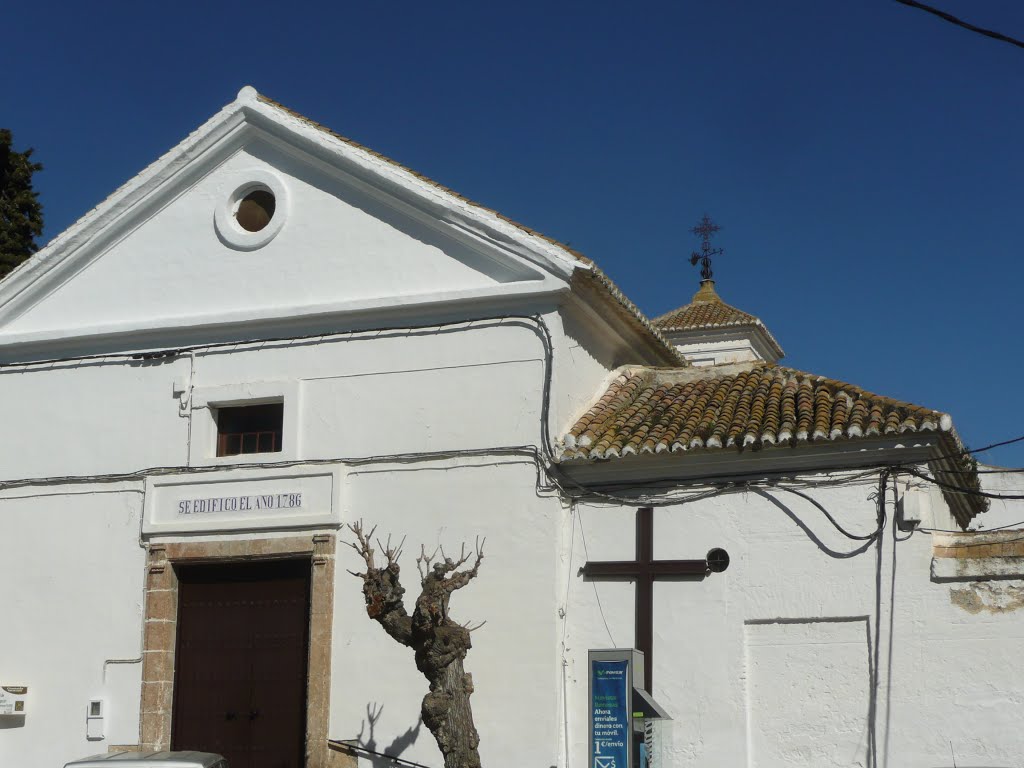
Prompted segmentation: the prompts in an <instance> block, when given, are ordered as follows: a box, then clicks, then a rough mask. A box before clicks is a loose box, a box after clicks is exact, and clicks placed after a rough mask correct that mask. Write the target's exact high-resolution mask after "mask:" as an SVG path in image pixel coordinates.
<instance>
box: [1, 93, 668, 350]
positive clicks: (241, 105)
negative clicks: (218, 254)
mask: <svg viewBox="0 0 1024 768" xmlns="http://www.w3.org/2000/svg"><path fill="white" fill-rule="evenodd" d="M244 123H251V124H253V125H255V126H256V127H258V128H261V129H264V130H273V131H275V132H276V133H277V134H279V135H281V134H283V135H286V136H289V137H292V138H294V139H295V140H296V141H297V143H299V144H300V145H301V146H303V147H305V148H307V149H308V148H311V143H315V145H316V148H317V149H318V150H321V152H322V154H326V155H328V156H335V157H339V158H343V159H344V160H345V161H346V162H347V163H349V168H348V170H355V169H356V167H358V170H359V171H360V172H361V173H362V175H363V177H364V178H373V179H375V180H377V181H379V182H380V183H381V186H382V188H384V189H386V190H387V191H396V190H400V191H402V192H403V193H404V194H407V195H408V197H409V198H410V199H411V198H416V200H417V202H418V203H420V204H422V206H423V207H424V208H427V209H428V210H429V211H430V213H431V215H433V216H434V217H435V218H438V219H442V220H444V221H446V222H454V223H455V224H456V225H457V226H463V227H464V228H467V229H470V231H472V232H473V233H474V234H477V235H484V236H487V237H489V238H490V239H491V241H492V242H494V243H499V244H501V245H504V246H512V250H513V251H514V252H515V253H516V254H517V255H520V256H525V257H526V258H528V259H530V260H531V261H533V262H534V263H536V264H538V265H540V266H542V267H543V268H545V270H546V271H547V272H549V273H552V274H555V275H557V276H559V277H561V278H562V279H567V280H568V282H569V284H570V286H574V285H580V284H581V283H585V284H588V285H590V286H592V287H593V288H594V289H596V290H593V291H588V292H587V293H588V294H591V295H593V296H596V297H597V299H598V301H599V302H600V303H602V304H603V306H604V308H605V309H609V310H610V311H611V312H612V313H613V314H614V315H615V316H616V317H617V318H619V319H620V320H621V321H624V322H625V324H626V325H627V326H628V327H631V328H632V329H633V330H634V332H636V333H638V334H639V335H640V337H641V338H643V339H644V340H645V341H646V342H647V346H648V347H649V348H650V349H652V350H653V351H654V352H655V354H656V356H657V357H660V358H661V359H662V360H663V361H664V362H666V363H669V364H676V365H686V362H685V360H683V359H682V358H681V357H680V355H679V353H678V352H677V351H676V349H675V347H674V346H673V345H672V344H671V343H670V342H668V341H667V340H666V339H665V337H664V336H663V335H662V334H661V333H660V331H658V330H657V329H656V328H655V327H654V326H653V325H652V324H651V322H650V320H649V319H648V318H647V317H646V316H645V315H644V313H643V312H641V311H640V310H639V308H638V307H637V306H636V305H635V304H633V302H632V301H630V300H629V299H628V298H627V297H626V296H625V295H624V294H623V293H622V292H621V291H620V290H619V289H618V288H617V287H616V286H615V284H614V283H613V282H612V280H611V279H610V278H609V277H608V276H607V275H606V274H605V273H604V272H602V271H601V270H600V269H599V268H598V267H597V265H596V264H594V262H593V261H591V260H590V259H588V258H586V257H585V256H583V255H582V254H581V253H579V252H578V251H575V250H573V249H571V248H569V247H568V246H566V245H564V244H562V243H560V242H558V241H557V240H554V239H553V238H550V237H547V236H545V235H542V234H540V233H539V232H537V231H536V230H533V229H531V228H530V227H527V226H524V225H522V224H519V223H518V222H515V221H513V220H512V219H509V218H508V217H506V216H503V215H501V214H499V213H497V212H496V211H493V210H491V209H490V208H487V207H485V206H483V205H480V204H479V203H476V202H474V201H472V200H470V199H469V198H466V197H464V196H462V195H460V194H458V193H456V192H454V191H453V190H451V189H449V188H448V187H445V186H444V185H442V184H439V183H438V182H435V181H433V180H432V179H429V178H428V177H426V176H424V175H422V174H420V173H417V172H415V171H413V170H411V169H409V168H407V167H406V166H404V165H402V164H400V163H398V162H396V161H394V160H392V159H390V158H388V157H385V156H384V155H382V154H380V153H378V152H375V151H373V150H371V149H369V148H367V147H365V146H363V145H362V144H359V143H358V142H355V141H353V140H351V139H348V138H346V137H344V136H341V135H340V134H337V133H335V132H334V131H331V130H330V129H328V128H326V127H324V126H323V125H320V124H319V123H317V122H315V121H313V120H310V119H309V118H306V117H304V116H303V115H300V114H299V113H297V112H295V111H293V110H290V109H288V108H286V107H284V106H282V105H280V104H279V103H277V102H275V101H273V100H272V99H269V98H267V97H265V96H262V95H260V94H259V93H257V92H256V90H255V89H254V88H252V87H250V86H246V87H244V88H242V89H241V91H239V93H238V97H237V99H236V100H235V101H233V102H231V103H230V104H228V105H227V106H225V107H224V108H223V109H221V110H220V111H219V112H218V113H217V114H216V115H214V116H213V117H211V118H210V119H209V120H208V121H207V122H206V123H204V124H203V125H202V126H200V127H199V128H198V129H196V130H195V131H193V132H192V133H191V134H190V135H189V136H188V137H186V138H185V139H184V140H183V141H182V142H180V143H179V144H178V145H177V146H175V147H174V148H172V149H171V150H169V151H168V152H167V153H165V154H164V155H163V156H161V157H160V158H159V159H157V160H156V161H155V162H153V163H152V164H151V165H150V166H148V167H147V168H146V169H145V170H143V171H142V172H141V173H139V174H138V175H136V176H135V177H134V178H132V179H131V180H129V181H128V182H127V183H125V184H124V185H122V186H121V187H120V188H119V189H118V190H116V191H115V192H114V193H113V194H111V195H110V196H109V197H108V198H107V199H105V200H104V201H103V202H101V203H100V204H99V205H97V206H96V207H95V208H93V209H92V210H91V211H89V212H87V213H86V214H85V215H84V216H82V217H81V218H80V219H79V220H78V221H77V222H75V223H74V224H73V225H72V226H71V227H69V228H68V229H67V230H65V231H64V232H62V233H61V234H59V235H57V237H55V238H54V239H53V240H52V241H51V242H50V243H48V244H47V246H46V247H45V248H43V249H41V250H40V251H39V252H38V253H36V254H35V255H34V256H33V257H32V258H30V259H28V260H27V261H26V262H24V263H22V264H21V265H19V267H18V268H17V269H15V270H14V271H12V272H11V273H10V274H9V275H8V276H7V277H6V278H5V279H4V280H2V281H0V322H2V321H3V320H4V319H5V317H11V316H17V314H19V313H20V312H22V311H24V309H25V307H26V306H31V303H33V302H34V301H35V300H36V297H34V296H31V295H32V294H33V292H36V291H38V285H37V284H39V283H45V282H46V281H47V279H48V276H52V275H54V274H56V273H58V272H60V271H61V269H63V268H65V267H66V266H67V265H66V264H65V262H70V261H73V260H74V257H75V254H76V253H77V252H78V251H79V250H80V247H81V246H83V245H86V244H88V242H89V241H90V239H92V238H93V237H95V236H96V235H97V234H99V233H101V232H102V231H103V230H104V229H105V228H106V227H108V226H110V225H111V224H112V223H113V222H114V221H115V220H116V219H118V218H119V217H120V216H121V215H123V214H125V213H127V212H128V211H130V210H131V209H133V208H134V207H136V206H138V205H139V204H140V202H141V200H142V199H144V198H145V197H146V195H147V194H149V193H150V192H152V191H153V190H154V189H155V188H157V187H158V186H160V185H161V184H163V183H164V182H166V181H168V180H169V179H171V178H173V177H174V176H175V175H176V174H178V173H179V172H180V171H182V169H183V168H185V167H186V166H188V165H189V164H190V163H192V162H193V161H194V160H196V159H197V158H199V157H200V156H202V155H203V153H204V152H206V151H208V150H209V149H210V147H211V146H213V145H216V143H217V142H218V141H219V140H221V139H223V138H224V137H225V136H227V135H229V134H231V132H232V131H234V130H236V129H237V128H238V127H239V126H241V125H242V124H244ZM311 140H312V142H311ZM467 224H468V227H467V226H466V225H467ZM30 289H31V290H30ZM26 297H30V298H26Z"/></svg>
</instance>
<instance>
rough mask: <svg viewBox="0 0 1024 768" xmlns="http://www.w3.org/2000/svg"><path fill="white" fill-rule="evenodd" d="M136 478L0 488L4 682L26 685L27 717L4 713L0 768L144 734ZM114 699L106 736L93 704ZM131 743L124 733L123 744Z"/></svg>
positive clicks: (55, 760)
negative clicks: (90, 722)
mask: <svg viewBox="0 0 1024 768" xmlns="http://www.w3.org/2000/svg"><path fill="white" fill-rule="evenodd" d="M139 488H140V487H139V486H130V485H124V484H117V485H106V484H102V485H101V484H94V485H88V486H79V487H77V488H73V489H72V488H67V487H64V488H62V487H49V488H33V489H22V490H19V491H7V492H3V493H0V580H2V587H0V617H2V618H0V685H25V686H28V689H29V690H28V698H27V705H28V712H27V714H26V715H25V716H24V717H12V716H3V717H0V765H3V766H12V767H13V766H19V767H20V766H24V767H25V768H36V766H38V767H39V768H52V767H53V766H62V765H63V764H64V762H65V761H67V760H69V759H71V758H73V757H76V756H78V757H81V756H84V755H88V754H93V753H96V752H101V751H104V752H105V751H106V745H107V744H124V743H128V744H132V743H136V742H137V740H138V732H139V718H138V711H139V682H140V677H139V675H140V667H139V664H137V663H107V662H108V660H116V659H121V660H131V659H139V658H140V657H141V653H142V589H143V576H144V556H145V552H144V550H143V549H142V548H141V546H140V542H139V523H140V517H141V510H142V496H141V493H140V492H139ZM91 699H103V700H105V701H106V703H107V708H108V709H107V717H106V723H105V725H106V736H107V738H106V740H104V741H97V742H90V741H87V740H86V722H85V715H86V706H87V705H88V702H89V701H90V700H91ZM126 740H127V741H126Z"/></svg>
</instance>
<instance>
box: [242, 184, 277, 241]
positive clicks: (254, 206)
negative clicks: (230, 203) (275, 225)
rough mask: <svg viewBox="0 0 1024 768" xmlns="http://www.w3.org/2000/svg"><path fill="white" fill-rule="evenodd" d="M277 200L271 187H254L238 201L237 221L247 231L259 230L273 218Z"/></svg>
mask: <svg viewBox="0 0 1024 768" xmlns="http://www.w3.org/2000/svg"><path fill="white" fill-rule="evenodd" d="M276 207H277V200H276V198H275V197H274V193H273V192H271V191H270V190H269V189H254V190H253V191H252V192H250V193H249V194H247V195H246V196H245V197H243V198H242V199H241V200H239V201H238V210H236V211H235V221H237V222H238V226H240V227H241V228H242V229H244V230H245V231H246V232H259V231H260V230H262V229H264V228H265V227H266V226H267V225H268V224H269V223H270V220H271V219H272V218H274V209H275V208H276Z"/></svg>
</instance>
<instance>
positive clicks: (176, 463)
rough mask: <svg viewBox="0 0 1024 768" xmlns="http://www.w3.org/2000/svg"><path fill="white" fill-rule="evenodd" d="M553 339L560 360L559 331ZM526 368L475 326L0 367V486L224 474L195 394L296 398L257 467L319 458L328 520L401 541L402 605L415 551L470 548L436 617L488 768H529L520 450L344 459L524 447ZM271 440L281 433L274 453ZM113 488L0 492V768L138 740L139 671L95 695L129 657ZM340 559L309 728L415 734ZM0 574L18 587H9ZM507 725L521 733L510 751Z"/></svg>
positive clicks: (544, 729) (536, 577) (529, 361)
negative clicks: (325, 716)
mask: <svg viewBox="0 0 1024 768" xmlns="http://www.w3.org/2000/svg"><path fill="white" fill-rule="evenodd" d="M554 325H555V327H556V329H557V327H558V323H557V320H555V322H554ZM556 344H558V345H559V346H564V345H563V344H562V342H561V336H560V334H558V335H557V336H556ZM563 352H564V350H563ZM577 357H578V355H577ZM563 359H564V356H563ZM546 365H547V362H546V360H545V355H544V348H543V345H542V344H541V342H540V338H539V337H538V335H537V332H536V330H535V329H534V328H531V327H530V326H529V325H528V324H527V325H522V324H515V323H511V324H510V323H508V322H504V323H488V322H481V323H478V324H476V325H474V326H473V327H461V326H459V327H454V328H449V329H446V330H445V331H443V332H405V331H401V330H398V331H394V332H385V333H373V334H369V335H364V334H356V335H354V336H349V337H341V338H337V339H331V340H327V341H318V342H300V343H282V344H276V345H274V344H272V345H260V346H258V347H255V348H254V347H242V348H230V349H221V350H217V351H202V350H197V351H196V352H195V353H194V355H193V356H187V355H186V356H182V357H179V358H177V359H173V360H167V361H163V362H154V363H146V364H140V363H139V362H137V361H125V360H104V361H101V362H91V363H87V364H80V363H68V364H66V365H57V366H52V365H43V366H37V367H30V368H27V369H24V368H15V369H10V370H6V371H4V372H3V373H2V374H0V387H2V389H3V392H4V394H5V396H4V397H3V398H0V402H3V403H4V404H5V405H4V409H5V410H4V413H3V419H4V420H5V422H6V424H7V425H8V428H9V429H11V430H12V432H15V433H19V434H21V435H23V438H22V446H21V450H19V451H18V452H17V453H15V454H11V455H9V456H7V457H5V461H4V462H3V464H2V472H3V476H4V479H7V480H15V479H24V478H46V477H55V476H65V475H99V474H105V473H119V472H130V471H137V470H142V469H147V468H156V467H181V466H184V465H186V464H191V465H193V466H205V465H210V464H222V465H225V466H230V464H231V463H233V462H234V461H236V460H234V459H230V460H229V459H220V460H218V459H215V458H212V453H213V443H212V435H211V434H206V435H205V438H204V437H203V434H204V433H203V432H202V430H200V429H199V425H200V424H201V423H202V420H204V419H209V418H210V416H209V411H208V408H207V407H206V405H205V401H206V399H209V400H211V401H213V400H216V398H217V396H218V395H223V394H224V393H228V394H237V393H238V392H239V391H241V392H242V393H243V394H244V393H249V394H256V395H260V394H265V393H266V392H267V391H269V389H273V388H275V387H277V388H278V390H279V391H280V392H282V393H283V394H284V396H285V398H286V400H290V399H291V398H296V399H297V400H298V403H299V405H298V407H297V409H296V410H295V411H294V413H293V414H292V415H293V416H294V418H296V419H297V420H298V423H299V428H298V429H297V430H290V427H289V426H288V425H286V427H285V434H286V450H285V452H283V453H282V454H272V455H269V456H267V457H265V458H268V459H269V460H276V459H279V458H287V459H294V460H298V461H301V460H304V459H309V460H325V459H326V460H331V459H338V460H339V465H340V466H342V467H343V474H342V476H343V477H344V478H345V484H344V487H343V488H342V491H341V494H340V499H341V513H340V519H341V520H342V522H343V524H344V523H349V522H351V521H353V520H356V519H365V520H366V521H367V523H369V524H377V525H379V526H380V530H381V531H390V532H393V533H394V534H395V535H396V536H399V537H401V536H403V535H404V536H407V537H408V546H407V551H408V555H407V558H406V560H405V565H406V568H407V573H408V574H409V576H408V578H409V584H408V586H409V589H410V600H411V599H412V595H413V593H414V591H415V586H416V578H415V574H416V569H415V565H414V561H413V558H414V556H415V554H416V553H417V552H418V546H419V544H420V543H423V544H425V545H427V546H428V548H430V549H433V547H435V546H436V545H437V544H440V543H443V544H445V545H446V546H450V547H451V548H453V549H454V548H457V547H458V545H459V544H460V543H461V542H463V541H467V542H472V541H473V539H474V538H475V536H477V535H480V536H485V537H487V559H486V561H485V565H484V567H483V570H482V573H481V577H480V579H479V581H478V582H477V583H474V584H473V585H472V586H471V587H469V588H467V589H466V590H464V591H463V592H461V593H459V594H458V595H457V596H456V597H455V599H454V601H453V610H454V611H455V613H456V616H458V617H460V618H464V619H465V620H473V621H481V620H486V622H487V624H486V625H485V627H484V628H482V629H481V630H479V631H478V632H477V634H476V635H475V637H474V644H475V647H474V650H473V652H472V654H471V656H470V658H469V660H468V662H467V668H468V669H469V670H470V671H471V672H472V673H473V674H474V677H475V679H476V681H477V687H478V694H477V696H476V697H475V703H476V706H477V708H478V714H477V720H478V723H479V726H480V731H481V736H482V750H483V753H484V755H485V756H487V758H488V761H489V763H490V764H495V763H497V762H500V761H501V759H502V757H503V756H504V755H507V754H509V753H510V752H512V751H514V752H515V753H516V754H517V755H522V756H523V758H524V759H526V760H528V762H530V763H531V764H533V763H536V764H544V765H550V764H554V763H555V762H556V760H557V754H556V752H557V750H558V738H559V736H558V734H559V728H560V720H559V706H558V702H559V698H558V697H559V687H558V686H559V682H558V681H559V679H560V670H559V667H558V660H559V655H558V652H557V637H556V633H557V629H558V616H557V614H558V608H559V603H558V599H559V595H558V589H557V588H556V586H555V582H556V581H558V580H559V579H558V578H557V572H556V569H557V568H558V559H557V554H558V548H559V546H560V540H559V527H560V525H561V523H562V520H563V518H564V516H565V514H566V513H565V511H564V509H563V506H562V504H561V502H560V501H559V500H558V499H557V498H556V497H554V496H552V495H551V494H550V493H538V490H537V472H536V468H535V465H534V463H533V462H532V460H530V459H529V458H525V457H516V456H511V457H510V456H505V455H499V456H493V457H492V456H482V457H477V458H473V459H451V460H448V459H443V460H435V461H419V462H416V463H413V464H406V463H402V462H397V463H388V462H379V461H378V462H372V461H371V462H370V463H368V464H360V465H359V466H358V467H345V461H344V460H345V459H347V458H359V459H365V458H367V457H372V456H376V455H381V454H389V455H390V454H400V453H407V452H431V451H448V450H459V449H481V448H489V447H496V446H510V445H511V446H515V445H539V443H540V416H541V407H540V406H541V394H542V381H543V375H544V371H545V366H546ZM589 365H591V366H592V367H593V366H594V365H596V363H590V364H589ZM182 382H184V383H186V384H191V386H192V393H193V402H192V405H191V416H192V429H191V430H189V419H188V418H183V417H182V416H181V415H180V414H179V407H180V405H181V400H180V397H179V396H176V395H175V392H176V391H178V390H180V389H181V388H182ZM572 383H573V385H574V386H575V385H577V384H578V382H576V381H575V380H573V381H572ZM239 388H241V389H239ZM268 388H269V389H268ZM588 396H589V395H588ZM556 397H557V396H556ZM577 397H578V395H577ZM15 403H17V407H15V406H14V404H15ZM186 410H187V409H186ZM289 418H291V416H290V417H289ZM290 432H294V433H295V434H296V435H297V437H298V439H297V441H296V442H294V443H293V444H288V442H287V436H288V435H289V434H290ZM203 439H208V443H207V444H205V446H204V445H201V444H200V443H201V441H202V440H203ZM190 440H191V441H192V445H191V447H190V446H189V442H190ZM251 458H252V457H243V458H242V459H239V460H243V461H249V460H250V459H251ZM97 488H98V490H97ZM113 488H114V489H115V490H117V491H118V493H116V494H112V493H106V492H105V491H107V490H108V488H107V486H105V485H101V486H93V485H85V486H82V485H67V484H61V483H56V484H47V485H29V486H27V487H25V488H23V489H21V490H19V491H18V492H17V494H15V492H14V491H11V492H8V494H7V496H5V497H3V498H0V526H2V531H3V535H2V536H0V552H2V553H3V557H2V558H0V564H2V567H3V570H2V572H3V574H4V576H5V581H6V583H7V585H8V586H7V587H6V588H5V589H4V590H3V591H0V615H3V616H10V617H16V618H15V619H14V620H13V621H11V622H10V623H8V622H5V624H6V625H8V629H6V630H5V632H4V633H3V634H2V636H0V677H2V678H3V680H2V681H3V682H6V683H8V684H24V685H28V686H29V687H30V691H31V697H30V701H31V710H30V714H29V715H28V716H27V717H26V718H24V719H23V720H20V721H19V722H13V721H11V720H6V719H5V720H4V722H3V723H0V725H3V726H4V728H5V730H4V733H3V734H2V736H3V738H0V764H3V765H6V764H8V763H9V762H10V761H13V762H10V764H12V765H13V764H16V765H19V766H26V767H27V768H34V767H35V766H39V768H44V767H45V766H52V765H61V764H63V761H67V760H70V759H72V758H76V757H81V756H84V755H85V754H89V753H93V752H100V751H105V750H106V748H107V746H108V745H110V744H133V743H136V742H137V741H138V706H139V672H140V670H139V666H138V665H137V664H134V665H133V664H125V665H120V664H119V665H108V668H107V673H106V675H107V676H106V682H104V679H103V677H102V673H103V666H102V662H103V661H104V660H105V659H109V658H131V657H137V656H138V655H139V649H140V647H141V621H142V616H141V610H142V608H141V597H142V591H141V590H142V582H143V577H144V567H143V560H144V550H143V548H142V547H141V544H140V525H141V520H140V510H141V509H142V505H143V498H142V490H143V488H144V484H143V483H142V482H138V483H134V484H132V485H130V486H124V485H117V486H113ZM99 491H104V493H103V494H102V495H100V493H99ZM15 495H16V496H17V497H16V498H15V497H14V496H15ZM341 535H342V536H343V537H344V535H345V533H344V529H342V533H341ZM353 558H354V555H353V553H351V552H350V551H348V550H347V549H344V548H342V550H341V551H340V554H339V561H340V562H339V566H340V567H339V570H338V574H339V575H338V584H337V587H336V600H337V605H336V612H335V617H336V626H335V641H334V662H333V664H334V678H333V690H332V712H331V732H330V735H331V737H332V738H338V739H348V738H356V737H359V736H360V730H361V728H362V729H363V732H362V734H361V735H362V738H363V741H364V743H365V742H366V741H368V740H369V737H370V734H369V731H368V730H367V729H366V727H365V721H366V720H367V710H366V707H367V706H373V707H382V708H383V709H382V712H383V715H382V717H381V719H380V720H379V721H378V723H377V726H376V730H375V732H374V734H373V736H374V740H375V741H374V743H375V744H376V745H377V746H378V747H379V748H385V747H390V746H391V745H392V744H393V743H394V742H395V739H396V738H397V737H399V736H400V735H401V734H402V733H404V732H405V731H406V730H407V729H409V728H414V727H415V725H416V723H417V720H418V709H419V702H420V700H421V698H422V696H423V694H424V692H425V690H426V688H425V685H426V684H425V681H424V680H423V679H422V677H421V676H420V675H419V674H418V673H417V672H416V669H415V665H414V661H413V658H412V654H411V653H410V652H409V651H408V649H405V648H401V647H399V646H397V645H396V644H395V643H394V642H393V641H391V640H390V639H389V638H387V637H386V636H385V635H384V633H383V630H382V629H381V628H380V627H379V626H378V625H377V624H375V623H374V622H372V621H371V620H370V619H369V618H368V617H367V616H366V613H365V607H364V606H363V604H362V595H361V590H360V585H359V583H358V581H357V580H356V579H354V578H352V577H351V576H350V575H349V574H348V573H346V570H345V569H346V568H352V569H355V567H356V563H355V562H354V561H353ZM83 572H84V573H88V574H89V578H88V579H85V580H83V579H82V576H81V574H82V573H83ZM14 582H17V583H20V584H22V585H23V588H22V589H12V588H10V585H11V584H12V583H14ZM100 696H102V697H104V698H106V699H107V701H108V706H109V712H110V715H109V718H108V728H107V733H106V738H105V739H104V740H102V741H96V742H87V741H86V740H85V735H84V734H85V717H84V713H85V707H86V704H87V702H88V700H89V699H90V698H96V697H100ZM523 733H530V734H531V738H530V739H528V740H523V738H522V734H523ZM415 736H416V738H415V740H414V741H410V742H409V743H408V744H406V743H405V742H402V741H399V742H398V744H397V745H396V747H398V746H400V748H401V749H403V750H405V751H404V752H403V754H405V755H406V756H410V755H411V756H414V757H413V759H421V760H422V761H423V762H425V763H426V764H428V765H431V764H434V765H439V764H440V759H439V756H438V754H437V749H436V746H435V745H434V742H433V738H432V736H431V735H430V734H429V732H428V731H427V730H426V729H423V728H421V729H419V731H417V732H416V733H415Z"/></svg>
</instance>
